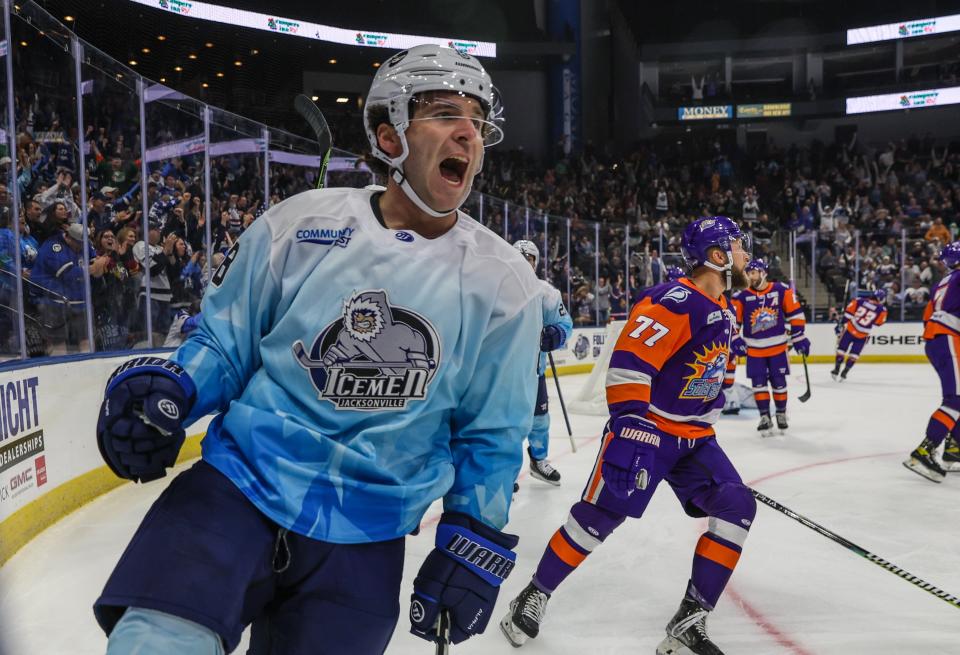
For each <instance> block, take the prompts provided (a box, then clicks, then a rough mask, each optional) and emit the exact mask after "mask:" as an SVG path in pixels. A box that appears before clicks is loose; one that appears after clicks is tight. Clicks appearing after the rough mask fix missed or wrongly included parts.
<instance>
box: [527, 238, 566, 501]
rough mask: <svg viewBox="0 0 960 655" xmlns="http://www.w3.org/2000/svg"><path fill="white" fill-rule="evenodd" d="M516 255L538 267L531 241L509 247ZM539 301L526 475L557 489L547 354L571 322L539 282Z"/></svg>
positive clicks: (553, 294)
mask: <svg viewBox="0 0 960 655" xmlns="http://www.w3.org/2000/svg"><path fill="white" fill-rule="evenodd" d="M513 247H514V248H516V249H517V250H519V251H520V254H521V255H523V257H524V258H525V259H526V260H527V261H528V262H530V266H531V267H532V268H533V270H534V271H536V270H537V264H539V263H540V250H539V249H538V248H537V244H535V243H534V242H533V241H528V240H526V239H521V240H519V241H517V242H516V243H514V244H513ZM540 287H541V289H542V291H541V298H542V300H543V331H542V332H541V333H540V361H539V362H538V363H537V375H538V377H539V379H538V381H537V406H536V409H534V411H533V428H532V429H531V430H530V435H529V436H528V437H527V441H528V442H529V444H530V445H529V446H528V447H527V454H528V455H529V456H530V475H532V476H533V477H535V478H537V479H538V480H543V481H544V482H547V483H549V484H552V485H557V486H559V485H560V472H559V471H558V470H557V469H555V468H553V465H552V464H551V463H550V460H548V459H547V454H548V449H549V447H550V411H549V409H550V406H549V404H548V402H547V378H546V375H545V373H546V370H547V353H548V352H550V351H552V350H556V349H558V348H563V345H564V344H565V343H566V342H567V339H569V338H570V334H571V333H572V332H573V320H572V319H571V318H570V314H569V313H568V312H567V309H566V307H564V306H563V298H562V297H561V296H560V292H559V291H557V289H556V288H555V287H554V286H553V285H552V284H550V283H549V282H547V281H546V280H540Z"/></svg>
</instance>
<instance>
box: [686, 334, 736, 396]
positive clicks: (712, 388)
mask: <svg viewBox="0 0 960 655" xmlns="http://www.w3.org/2000/svg"><path fill="white" fill-rule="evenodd" d="M693 356H694V357H695V361H694V362H692V363H688V364H687V366H689V367H690V368H692V369H693V374H692V375H690V376H688V377H686V378H684V379H685V380H686V381H687V384H686V386H684V387H683V390H682V391H681V392H680V397H681V398H686V399H692V398H697V399H701V400H713V399H714V398H716V397H717V396H718V395H719V394H720V389H721V388H722V387H723V374H724V371H725V370H726V368H727V357H728V354H727V350H726V348H724V347H723V346H721V345H720V344H718V343H716V342H714V343H713V344H712V345H710V346H706V347H704V349H703V352H702V353H697V352H695V353H693Z"/></svg>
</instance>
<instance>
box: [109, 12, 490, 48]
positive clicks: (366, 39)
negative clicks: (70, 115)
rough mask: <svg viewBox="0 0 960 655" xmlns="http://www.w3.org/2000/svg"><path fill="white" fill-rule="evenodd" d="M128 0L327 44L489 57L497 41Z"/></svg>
mask: <svg viewBox="0 0 960 655" xmlns="http://www.w3.org/2000/svg"><path fill="white" fill-rule="evenodd" d="M128 1H129V2H134V3H136V4H138V5H144V6H147V7H151V8H152V9H158V10H160V11H164V12H166V13H168V14H176V15H178V16H184V17H186V18H196V19H199V20H206V21H213V22H216V23H225V24H227V25H235V26H237V27H248V28H250V29H254V30H264V31H266V32H273V33H274V34H284V35H287V36H299V37H302V38H306V39H314V40H317V41H327V42H329V43H339V44H342V45H350V46H363V47H369V48H387V49H389V50H405V49H407V48H412V47H413V46H415V45H420V44H422V43H432V44H435V45H441V46H447V47H450V48H456V49H457V50H460V51H462V52H467V53H469V54H471V55H474V56H476V57H491V58H492V57H496V56H497V44H496V43H492V42H489V41H474V40H472V39H464V38H460V37H438V36H417V35H413V34H392V33H390V32H380V31H371V30H364V29H348V28H342V27H333V26H331V25H321V24H319V23H311V22H308V21H304V20H296V19H293V18H281V17H279V16H276V15H273V14H261V13H258V12H255V11H245V10H243V9H232V8H230V7H223V6H221V5H215V4H210V3H208V2H193V1H192V0H163V1H162V2H159V3H158V2H157V0H128ZM157 38H160V37H157ZM161 40H162V39H161Z"/></svg>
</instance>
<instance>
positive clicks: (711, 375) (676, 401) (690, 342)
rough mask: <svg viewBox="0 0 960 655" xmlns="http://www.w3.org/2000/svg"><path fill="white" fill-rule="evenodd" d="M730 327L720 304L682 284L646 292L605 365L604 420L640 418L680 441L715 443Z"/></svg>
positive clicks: (687, 282)
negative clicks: (711, 439) (607, 412)
mask: <svg viewBox="0 0 960 655" xmlns="http://www.w3.org/2000/svg"><path fill="white" fill-rule="evenodd" d="M732 326H733V315H732V312H730V310H729V309H728V308H727V300H726V298H724V297H722V296H721V297H720V298H719V299H714V298H711V297H710V296H708V295H706V294H705V293H704V292H703V291H701V290H700V289H699V288H698V287H697V286H696V285H695V284H693V282H691V281H690V280H689V279H687V278H681V279H680V280H678V281H677V282H672V283H668V284H662V285H657V286H656V287H653V288H651V289H649V290H648V291H647V292H645V293H644V294H643V295H642V296H641V297H640V300H639V301H638V302H637V304H636V305H634V306H633V309H632V310H631V312H630V317H629V319H628V320H627V324H626V326H625V327H624V328H623V331H622V332H621V333H620V337H619V338H618V339H617V343H616V345H615V347H614V350H613V354H612V356H611V358H610V369H609V371H608V372H607V381H606V387H607V405H608V406H609V409H610V416H611V417H616V416H619V415H621V414H636V415H638V416H646V418H648V419H650V420H652V421H653V422H654V423H656V424H657V426H658V427H659V428H660V429H661V430H663V431H664V432H666V433H667V434H671V435H674V436H678V437H685V438H690V439H696V438H699V437H708V436H713V434H714V432H713V423H715V422H716V420H717V418H718V417H719V415H720V410H721V409H722V407H723V395H722V394H721V393H720V391H721V389H722V387H723V378H724V372H725V371H726V369H727V361H728V360H729V358H730V334H731V330H732Z"/></svg>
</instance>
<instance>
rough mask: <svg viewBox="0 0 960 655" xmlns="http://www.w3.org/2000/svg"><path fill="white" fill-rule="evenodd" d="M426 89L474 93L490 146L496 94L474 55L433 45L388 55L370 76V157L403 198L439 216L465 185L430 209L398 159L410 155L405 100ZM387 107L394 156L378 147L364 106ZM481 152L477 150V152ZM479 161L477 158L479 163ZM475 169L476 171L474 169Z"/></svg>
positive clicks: (498, 137)
mask: <svg viewBox="0 0 960 655" xmlns="http://www.w3.org/2000/svg"><path fill="white" fill-rule="evenodd" d="M428 91H450V92H455V93H461V94H464V95H468V96H470V97H472V98H476V99H477V100H478V101H479V102H480V105H481V107H482V108H483V111H484V114H485V120H486V122H487V125H486V126H485V137H484V143H483V146H484V148H487V147H489V146H492V145H496V144H497V143H499V142H500V141H502V140H503V130H502V129H500V127H499V123H500V122H502V119H501V118H500V111H501V108H500V103H499V96H498V94H497V91H496V89H495V88H494V86H493V82H492V81H491V80H490V75H488V74H487V71H486V70H484V68H483V66H482V65H481V64H480V62H479V61H477V60H476V58H475V57H473V56H472V55H469V54H467V53H465V52H461V51H459V50H454V49H453V48H444V47H442V46H438V45H432V44H425V45H418V46H415V47H413V48H410V49H409V50H404V51H402V52H398V53H397V54H395V55H393V56H392V57H391V58H390V59H388V60H387V61H385V62H384V63H383V65H382V66H380V68H379V69H377V74H376V75H375V76H374V78H373V84H371V85H370V92H369V93H367V102H366V104H365V105H364V112H363V127H364V130H365V131H366V133H367V141H368V142H369V143H370V149H371V151H372V153H373V156H374V157H376V158H377V159H379V160H380V161H382V162H384V163H385V164H387V166H389V167H390V169H391V170H390V175H391V176H392V177H393V179H394V181H395V182H396V183H397V184H399V185H400V188H401V189H403V191H404V193H406V194H407V197H408V198H410V200H412V201H413V203H414V204H415V205H417V207H419V208H420V209H421V210H423V211H424V212H426V213H427V214H429V215H430V216H433V217H436V218H440V217H442V216H447V215H448V214H450V213H451V212H453V211H455V210H457V209H459V208H460V205H462V204H463V203H464V201H465V200H466V199H467V196H468V195H469V194H470V187H469V186H466V185H465V186H464V192H463V197H462V198H460V202H459V203H457V206H456V207H452V208H450V209H444V210H439V211H438V210H436V209H434V208H432V207H430V206H428V205H427V204H426V203H425V202H424V201H423V200H422V199H421V198H420V196H418V195H417V192H416V191H414V190H413V188H412V187H411V186H410V183H409V182H408V181H407V179H406V176H405V175H404V172H403V162H404V161H405V160H406V158H407V156H408V155H409V154H410V149H409V146H408V145H407V137H406V131H407V128H408V127H409V126H410V101H411V100H412V99H413V98H414V96H416V95H417V94H419V93H424V92H428ZM378 106H383V107H386V108H387V111H388V112H389V114H388V115H389V117H390V124H391V125H393V128H394V129H395V130H396V131H397V136H399V138H400V144H401V146H402V148H403V149H402V150H401V152H400V156H398V157H391V156H390V155H388V154H387V153H385V152H384V151H383V150H381V149H380V144H379V142H378V140H377V125H374V124H372V122H371V120H370V110H371V109H372V108H374V107H378ZM481 157H482V155H481ZM482 166H483V160H482V159H481V160H480V168H482ZM480 168H478V169H477V170H478V171H479V170H480Z"/></svg>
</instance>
